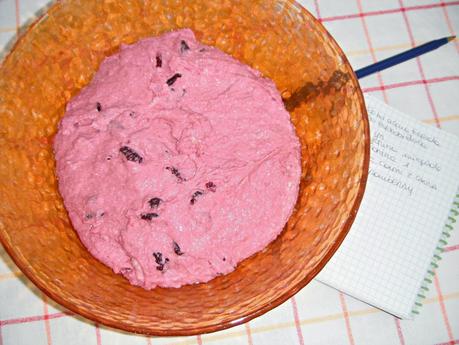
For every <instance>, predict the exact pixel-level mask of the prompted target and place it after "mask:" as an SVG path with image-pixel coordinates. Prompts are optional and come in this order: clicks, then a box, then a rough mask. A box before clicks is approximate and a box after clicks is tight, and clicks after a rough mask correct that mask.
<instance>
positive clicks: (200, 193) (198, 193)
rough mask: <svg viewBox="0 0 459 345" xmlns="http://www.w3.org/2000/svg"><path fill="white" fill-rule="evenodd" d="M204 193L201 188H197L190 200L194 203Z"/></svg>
mask: <svg viewBox="0 0 459 345" xmlns="http://www.w3.org/2000/svg"><path fill="white" fill-rule="evenodd" d="M203 194H204V193H203V192H201V191H200V190H197V191H196V192H194V193H193V195H192V196H191V200H190V204H191V205H194V203H195V202H196V200H197V199H198V197H199V196H201V195H203Z"/></svg>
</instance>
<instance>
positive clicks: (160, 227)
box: [54, 30, 301, 289]
mask: <svg viewBox="0 0 459 345" xmlns="http://www.w3.org/2000/svg"><path fill="white" fill-rule="evenodd" d="M54 150H55V156H56V161H57V176H58V179H59V190H60V192H61V195H62V197H63V199H64V204H65V207H66V209H67V211H68V214H69V216H70V219H71V221H72V224H73V226H74V228H75V230H76V231H77V232H78V235H79V237H80V239H81V241H82V243H83V244H84V245H85V246H86V248H87V249H88V250H89V251H90V252H91V253H92V255H94V256H95V257H96V258H97V259H98V260H100V261H101V262H103V263H104V264H106V265H107V266H109V267H111V268H112V269H113V271H114V272H115V273H121V274H122V275H124V276H125V277H126V278H127V279H129V281H130V282H131V283H132V284H134V285H138V286H141V287H143V288H145V289H152V288H154V287H156V286H162V287H179V286H181V285H184V284H192V283H199V282H207V281H209V280H210V279H212V278H214V277H216V276H217V275H221V274H227V273H229V272H231V271H233V270H234V268H235V266H236V265H237V264H238V263H239V262H241V261H242V260H244V259H245V258H247V257H249V256H251V255H252V254H254V253H256V252H258V251H260V250H262V249H264V248H265V247H266V246H267V245H268V244H269V243H270V242H271V241H273V240H274V239H275V238H276V237H277V236H278V235H279V233H280V232H281V231H282V229H283V227H284V225H285V223H286V221H287V220H288V218H289V216H290V214H291V213H292V210H293V207H294V205H295V202H296V199H297V195H298V185H299V179H300V174H301V167H300V144H299V141H298V138H297V137H296V134H295V130H294V127H293V126H292V124H291V122H290V116H289V114H288V112H287V111H286V110H285V108H284V106H283V103H282V100H281V97H280V95H279V92H278V91H277V90H276V87H275V85H274V83H273V82H272V81H271V80H269V79H266V78H263V77H261V75H260V73H259V72H258V71H256V70H254V69H252V68H250V67H248V66H246V65H244V64H242V63H240V62H238V61H237V60H235V59H234V58H232V57H230V56H229V55H227V54H225V53H223V52H221V51H220V50H218V49H216V48H212V47H209V46H205V45H203V44H200V43H199V42H197V41H196V39H195V37H194V35H193V32H192V31H190V30H181V31H176V32H171V33H167V34H164V35H162V36H160V37H155V38H148V39H144V40H141V41H139V42H138V43H136V44H133V45H129V46H122V47H121V50H120V51H119V52H118V53H116V54H114V55H112V56H110V57H108V58H106V59H105V60H104V61H103V62H102V64H101V66H100V68H99V70H98V72H97V73H96V74H95V76H94V78H93V80H92V81H91V83H90V84H89V85H88V86H86V87H85V88H84V89H83V90H81V92H80V93H79V94H78V95H77V96H76V97H74V98H73V99H72V100H71V101H70V102H69V104H68V105H67V110H66V113H65V116H64V117H63V119H62V121H61V122H60V124H59V130H58V133H57V135H56V138H55V141H54Z"/></svg>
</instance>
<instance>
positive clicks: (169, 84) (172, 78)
mask: <svg viewBox="0 0 459 345" xmlns="http://www.w3.org/2000/svg"><path fill="white" fill-rule="evenodd" d="M181 77H182V75H181V74H180V73H175V74H174V75H173V76H172V77H170V78H169V79H167V81H166V84H167V85H168V86H172V85H174V83H175V82H176V81H177V79H178V78H181Z"/></svg>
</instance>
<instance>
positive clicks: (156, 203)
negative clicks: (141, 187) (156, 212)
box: [148, 198, 162, 208]
mask: <svg viewBox="0 0 459 345" xmlns="http://www.w3.org/2000/svg"><path fill="white" fill-rule="evenodd" d="M161 201H162V200H161V199H160V198H152V199H150V200H148V203H149V204H150V207H151V208H158V206H159V204H160V203H161Z"/></svg>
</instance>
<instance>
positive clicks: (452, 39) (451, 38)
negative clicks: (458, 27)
mask: <svg viewBox="0 0 459 345" xmlns="http://www.w3.org/2000/svg"><path fill="white" fill-rule="evenodd" d="M455 39H456V36H449V37H448V42H451V41H454V40H455Z"/></svg>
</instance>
